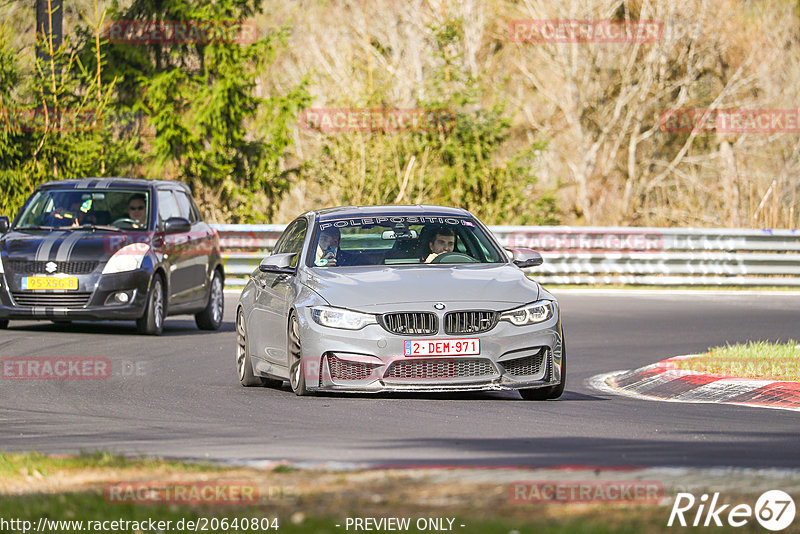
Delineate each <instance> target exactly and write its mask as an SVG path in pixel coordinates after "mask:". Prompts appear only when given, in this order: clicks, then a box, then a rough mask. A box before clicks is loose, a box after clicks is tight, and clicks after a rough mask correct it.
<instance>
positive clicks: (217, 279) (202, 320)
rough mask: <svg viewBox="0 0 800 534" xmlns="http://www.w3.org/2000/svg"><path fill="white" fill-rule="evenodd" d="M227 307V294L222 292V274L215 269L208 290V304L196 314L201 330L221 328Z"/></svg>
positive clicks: (196, 320)
mask: <svg viewBox="0 0 800 534" xmlns="http://www.w3.org/2000/svg"><path fill="white" fill-rule="evenodd" d="M224 309H225V296H224V294H223V293H222V275H221V274H219V271H214V277H213V278H212V279H211V287H210V289H209V292H208V304H206V307H205V309H204V310H203V311H201V312H200V313H198V314H196V315H195V316H194V322H195V323H197V328H199V329H200V330H219V327H220V325H222V312H223V311H224Z"/></svg>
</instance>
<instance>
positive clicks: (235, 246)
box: [215, 224, 800, 287]
mask: <svg viewBox="0 0 800 534" xmlns="http://www.w3.org/2000/svg"><path fill="white" fill-rule="evenodd" d="M215 228H216V229H217V230H218V231H219V234H220V241H221V243H222V247H223V250H224V251H225V254H224V257H225V272H226V274H227V278H228V279H227V281H226V285H227V286H229V287H235V286H242V285H244V283H245V282H246V281H247V279H248V277H249V274H250V273H251V272H252V271H253V270H254V269H255V268H256V267H257V266H258V263H259V261H260V260H261V259H262V258H263V257H264V256H266V255H267V254H268V253H269V251H270V250H271V249H272V247H274V246H275V242H276V241H277V239H278V237H279V236H280V234H281V232H282V231H283V229H284V228H285V225H274V224H271V225H244V224H240V225H236V224H223V225H215ZM489 229H490V230H491V231H492V233H494V235H495V236H496V237H497V239H498V241H500V243H501V244H502V245H503V246H506V247H525V248H532V249H534V250H538V251H539V252H541V253H542V256H543V257H544V264H543V265H541V266H539V267H535V268H532V269H528V270H527V271H528V272H529V274H531V275H533V276H534V277H535V278H536V280H537V281H540V282H542V283H545V284H578V285H582V284H614V285H616V284H631V285H657V286H675V285H681V286H694V285H702V286H716V285H725V286H771V287H782V286H791V287H798V286H800V231H799V230H744V229H735V230H731V229H691V228H681V229H676V228H618V227H569V226H491V227H489Z"/></svg>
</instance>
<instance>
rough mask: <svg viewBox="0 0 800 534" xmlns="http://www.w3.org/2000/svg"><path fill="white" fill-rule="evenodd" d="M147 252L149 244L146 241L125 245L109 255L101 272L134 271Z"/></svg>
mask: <svg viewBox="0 0 800 534" xmlns="http://www.w3.org/2000/svg"><path fill="white" fill-rule="evenodd" d="M148 252H150V245H148V244H146V243H133V244H131V245H126V246H124V247H122V248H121V249H119V250H118V251H116V252H115V253H114V255H113V256H111V259H110V260H108V263H106V266H105V267H103V274H112V273H124V272H127V271H135V270H136V269H138V268H140V267H141V266H142V262H143V261H144V257H145V256H147V253H148Z"/></svg>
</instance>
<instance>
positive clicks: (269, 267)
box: [258, 252, 296, 274]
mask: <svg viewBox="0 0 800 534" xmlns="http://www.w3.org/2000/svg"><path fill="white" fill-rule="evenodd" d="M295 256H296V254H295V253H294V252H290V253H286V254H273V255H272V256H267V257H266V258H264V259H263V260H261V263H260V264H259V265H258V270H259V271H261V272H262V273H277V274H294V272H295V268H294V267H292V260H293V259H294V257H295Z"/></svg>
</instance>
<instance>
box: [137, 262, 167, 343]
mask: <svg viewBox="0 0 800 534" xmlns="http://www.w3.org/2000/svg"><path fill="white" fill-rule="evenodd" d="M136 328H137V329H138V330H139V333H140V334H147V335H151V336H158V335H160V334H161V332H163V331H164V282H163V280H162V279H161V275H159V274H157V275H156V276H155V278H153V284H152V286H151V287H150V293H148V294H147V306H146V307H145V310H144V315H142V317H141V318H140V319H137V321H136Z"/></svg>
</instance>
